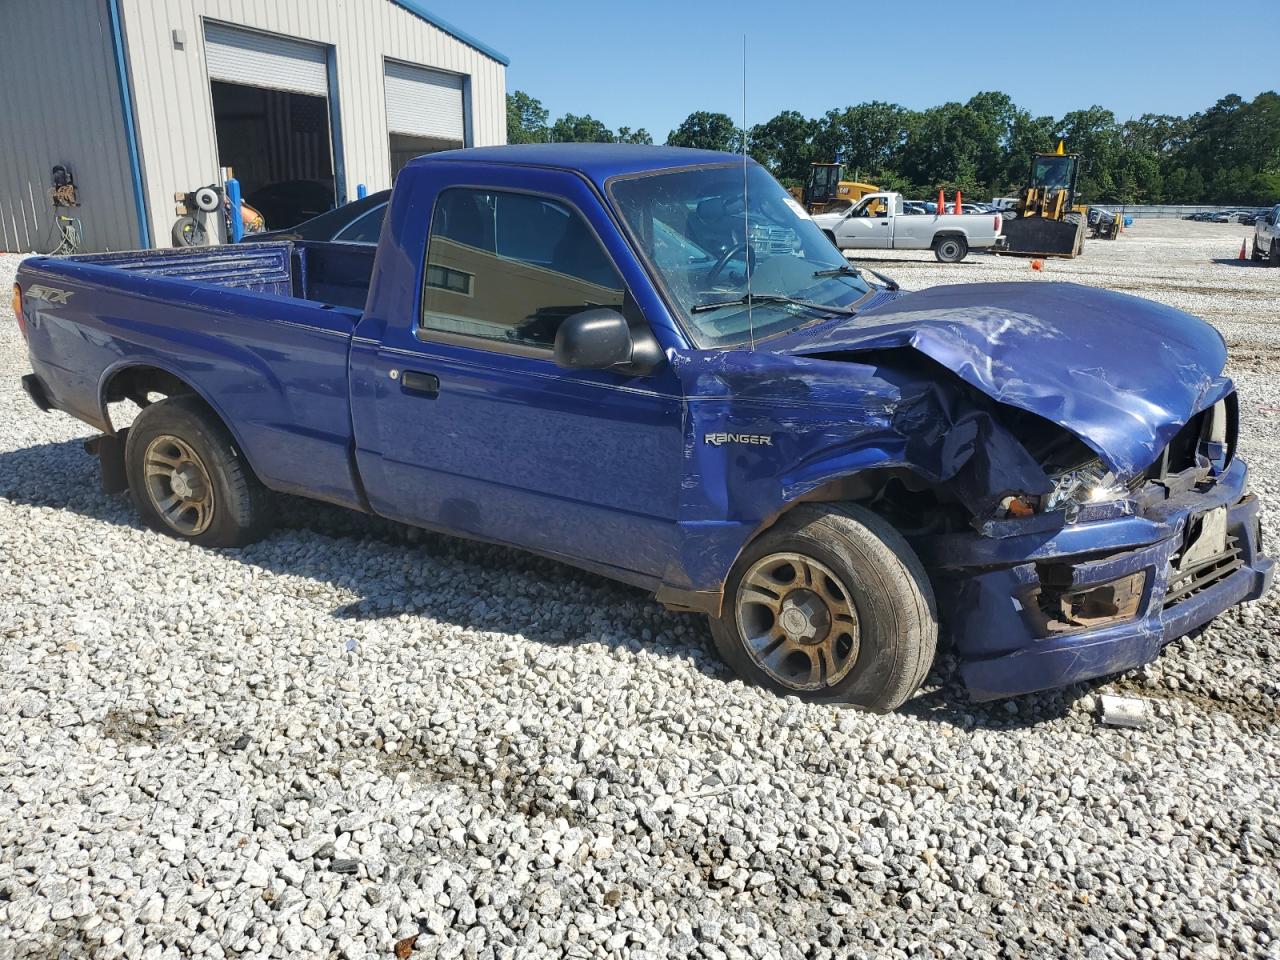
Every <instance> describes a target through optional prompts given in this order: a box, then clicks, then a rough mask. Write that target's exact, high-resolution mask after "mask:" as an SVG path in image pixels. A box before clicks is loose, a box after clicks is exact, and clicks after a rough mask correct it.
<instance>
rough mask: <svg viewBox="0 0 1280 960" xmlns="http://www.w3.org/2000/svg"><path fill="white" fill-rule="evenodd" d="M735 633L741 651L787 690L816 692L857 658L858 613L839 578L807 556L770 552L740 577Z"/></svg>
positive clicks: (833, 681)
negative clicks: (744, 648)
mask: <svg viewBox="0 0 1280 960" xmlns="http://www.w3.org/2000/svg"><path fill="white" fill-rule="evenodd" d="M735 612H736V614H737V621H738V632H739V634H740V635H741V637H742V641H743V644H744V645H745V646H746V649H747V653H748V655H749V656H750V657H751V659H752V660H753V661H754V662H755V664H756V666H758V667H759V668H760V669H761V670H763V671H765V673H767V674H768V675H769V676H770V677H771V678H772V679H773V680H775V681H776V682H777V683H779V684H781V685H782V686H784V687H787V688H789V689H792V690H822V689H825V688H827V687H831V686H834V685H835V684H837V683H839V682H840V681H841V680H843V679H844V678H845V677H847V676H848V675H849V671H850V670H851V669H852V668H853V665H854V664H855V663H856V662H857V659H858V647H859V632H860V631H859V626H858V611H857V608H856V607H855V606H854V604H853V598H852V597H851V596H850V595H849V591H848V589H847V588H846V587H845V585H844V584H843V583H841V582H840V579H839V578H838V577H837V576H836V575H835V574H834V573H832V572H831V571H830V570H829V569H828V568H827V567H825V566H823V565H822V564H821V563H818V562H817V561H816V560H814V559H812V558H811V557H806V556H803V555H802V554H798V553H773V554H770V555H769V556H767V557H764V558H762V559H760V560H757V561H756V562H755V563H754V564H752V565H751V567H750V569H748V570H747V572H746V573H745V574H744V575H743V577H742V582H741V584H740V585H739V586H738V596H737V599H736V611H735Z"/></svg>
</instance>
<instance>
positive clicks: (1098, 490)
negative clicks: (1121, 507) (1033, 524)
mask: <svg viewBox="0 0 1280 960" xmlns="http://www.w3.org/2000/svg"><path fill="white" fill-rule="evenodd" d="M1049 482H1050V483H1052V484H1053V490H1052V491H1050V492H1049V493H1048V494H1047V495H1046V496H1045V498H1044V509H1045V510H1046V511H1048V510H1063V509H1069V508H1071V507H1073V506H1074V507H1078V506H1082V505H1084V504H1086V503H1110V502H1111V501H1113V500H1122V499H1124V498H1125V497H1126V496H1128V494H1129V491H1128V489H1127V488H1126V487H1125V485H1124V484H1123V483H1121V482H1120V481H1119V480H1118V479H1117V478H1116V475H1115V474H1114V473H1112V472H1111V471H1110V470H1108V469H1107V468H1106V467H1105V466H1104V465H1103V463H1102V461H1101V460H1096V459H1095V460H1090V461H1089V462H1088V463H1085V464H1081V465H1080V466H1078V467H1072V468H1071V469H1070V470H1064V471H1062V472H1061V473H1055V474H1050V476H1049Z"/></svg>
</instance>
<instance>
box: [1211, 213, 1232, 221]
mask: <svg viewBox="0 0 1280 960" xmlns="http://www.w3.org/2000/svg"><path fill="white" fill-rule="evenodd" d="M1209 222H1210V223H1230V222H1231V214H1229V213H1223V212H1222V211H1217V212H1216V213H1211V214H1209Z"/></svg>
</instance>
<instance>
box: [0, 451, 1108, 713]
mask: <svg viewBox="0 0 1280 960" xmlns="http://www.w3.org/2000/svg"><path fill="white" fill-rule="evenodd" d="M81 444H82V441H80V440H70V441H64V442H61V443H46V444H39V445H36V446H30V447H25V448H22V449H18V450H11V451H6V452H2V453H0V499H4V500H7V501H9V502H10V503H15V504H22V505H26V506H33V507H49V508H52V509H57V510H63V511H69V512H71V513H75V514H78V515H80V516H82V517H86V518H88V519H90V520H94V521H98V522H103V523H111V524H116V525H118V526H122V527H132V528H133V529H135V530H142V529H143V525H142V523H141V522H140V521H139V520H138V518H137V515H136V513H135V512H134V510H133V505H132V504H131V503H130V502H129V498H128V496H125V495H121V496H115V495H108V494H105V493H103V492H102V490H101V488H100V486H99V478H98V465H97V461H96V459H95V458H93V457H91V456H89V455H88V454H86V453H85V452H84V450H83V449H82V446H81ZM148 535H153V536H161V534H158V533H156V534H151V533H149V534H148ZM335 541H338V543H336V544H335ZM215 552H217V553H220V554H222V555H224V556H227V557H230V558H234V559H237V560H240V561H242V562H244V563H248V564H253V565H255V566H259V567H262V568H263V569H265V570H268V571H270V572H272V573H275V574H280V575H287V576H292V577H299V578H303V579H305V580H310V581H313V582H315V583H318V584H328V585H330V586H333V587H337V588H338V589H339V590H340V591H341V592H343V593H346V594H348V595H353V596H354V597H355V599H353V600H350V601H349V602H347V603H344V604H342V605H340V606H338V607H337V608H335V609H334V610H333V611H332V615H333V616H334V617H335V618H336V619H339V620H351V621H370V620H383V619H398V618H400V617H429V618H431V619H434V620H437V621H438V622H440V623H442V624H445V625H446V626H451V627H456V628H459V629H464V630H471V631H484V632H494V633H503V634H510V635H519V636H521V637H524V638H526V639H529V640H535V641H537V642H540V643H546V644H552V645H557V646H565V645H580V644H599V645H605V646H609V647H614V648H625V649H629V650H632V651H639V650H642V649H643V650H646V651H648V652H650V653H656V654H659V655H663V656H671V657H677V658H680V659H684V660H687V661H688V662H689V663H690V664H691V665H692V666H694V667H695V668H696V669H697V670H699V672H701V673H702V674H703V675H705V676H707V677H711V678H715V679H718V680H724V681H728V680H731V679H733V674H732V672H731V671H730V670H729V669H728V668H727V667H725V666H724V665H723V664H722V663H721V662H720V660H719V658H718V656H717V655H716V654H715V652H714V649H713V647H712V643H711V637H710V631H709V629H708V627H707V624H706V621H705V619H704V618H702V617H701V616H697V615H692V614H680V613H673V612H670V611H668V610H666V609H664V608H663V607H662V606H661V605H660V604H658V603H657V602H656V601H655V600H654V599H653V598H652V596H651V595H650V594H648V593H647V592H645V591H644V590H641V589H638V588H634V587H629V586H626V585H624V584H619V583H616V582H615V581H612V580H609V579H606V578H604V577H601V576H597V575H595V574H592V573H587V572H585V571H581V570H578V569H577V568H575V567H571V566H568V565H566V564H562V563H558V562H556V561H554V560H548V559H545V558H542V557H537V556H534V555H532V554H529V553H526V552H524V551H521V550H517V549H514V548H507V547H501V546H494V545H491V544H486V543H481V542H478V541H471V540H464V539H459V538H455V537H450V536H445V535H441V534H434V533H430V532H427V531H424V530H420V529H418V528H415V527H409V526H405V525H403V524H398V523H393V522H391V521H387V520H383V519H381V518H378V517H370V516H367V515H365V514H360V513H355V512H353V511H350V510H344V509H342V508H340V507H334V506H330V505H327V504H322V503H317V502H313V501H310V500H302V499H300V498H294V497H280V498H279V510H278V513H277V516H276V529H275V532H274V533H272V534H271V535H270V536H268V537H267V538H266V539H265V540H263V541H261V542H259V543H256V544H252V545H250V546H247V547H243V548H239V549H224V550H217V551H215ZM326 592H327V591H326ZM1090 689H1091V687H1086V686H1082V685H1076V686H1074V687H1070V688H1067V689H1065V690H1059V691H1050V692H1048V693H1044V694H1038V695H1034V696H1031V697H1023V698H1020V699H1018V700H1016V701H1005V702H998V703H970V702H968V699H967V697H966V695H965V693H964V689H963V687H962V686H961V685H960V684H959V683H958V682H957V681H956V680H955V678H954V677H953V668H952V664H951V663H950V660H949V658H948V657H946V656H942V657H940V658H939V661H938V663H937V664H935V666H934V670H933V672H932V673H931V674H930V676H929V678H928V679H927V680H926V682H925V685H924V687H923V688H922V690H921V692H920V693H918V694H917V695H916V697H915V698H913V699H912V700H911V701H910V702H908V703H907V704H906V705H905V706H904V707H902V708H901V712H902V713H904V714H907V715H909V716H913V717H916V718H918V719H920V720H924V721H927V722H930V723H943V724H948V725H951V726H955V727H959V728H962V729H966V730H968V729H973V728H975V727H982V728H999V729H1010V728H1015V727H1022V726H1030V725H1033V724H1036V723H1041V722H1044V721H1046V720H1050V719H1053V718H1055V717H1059V716H1062V715H1063V714H1065V713H1067V712H1069V711H1070V710H1071V709H1072V705H1073V704H1074V702H1075V701H1076V700H1078V699H1079V698H1080V697H1081V696H1084V695H1085V694H1087V693H1088V692H1089V690H1090ZM1007 703H1014V704H1015V705H1016V709H1014V710H1011V709H1010V708H1009V707H1008V706H1006V704H1007Z"/></svg>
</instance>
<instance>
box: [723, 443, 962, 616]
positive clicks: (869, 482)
mask: <svg viewBox="0 0 1280 960" xmlns="http://www.w3.org/2000/svg"><path fill="white" fill-rule="evenodd" d="M814 503H860V504H862V505H863V506H864V507H866V508H867V509H869V510H871V511H872V512H874V513H875V514H877V515H878V516H880V517H882V518H883V519H884V520H885V522H887V523H888V524H890V525H891V526H892V527H893V528H894V529H895V530H897V531H898V533H900V534H902V535H903V536H905V537H911V536H920V535H926V534H930V533H944V532H950V531H953V530H961V529H965V528H966V527H967V525H968V520H969V513H968V511H967V510H965V508H964V507H963V506H962V505H961V504H960V502H959V501H958V500H957V499H956V498H955V496H954V495H953V494H952V493H951V491H950V490H949V489H948V488H947V486H946V484H940V483H933V482H931V481H929V480H926V479H925V478H924V477H922V476H920V475H919V474H918V473H916V472H915V471H914V470H912V469H910V468H905V467H883V468H872V469H869V470H862V471H860V472H858V473H854V474H849V475H846V476H843V477H836V478H835V479H833V480H829V481H827V482H826V483H824V484H822V485H820V486H817V487H815V488H814V489H812V490H810V491H809V492H808V493H805V494H802V495H800V496H799V497H796V498H795V499H794V500H790V501H788V502H787V503H785V504H783V505H782V506H781V507H780V508H779V509H778V511H777V512H776V513H774V514H773V515H772V516H770V517H767V518H766V519H765V520H764V521H763V522H761V523H760V525H759V526H757V527H756V529H755V530H753V531H752V533H751V536H750V537H748V538H747V539H746V540H745V541H743V544H742V548H741V549H740V550H739V551H738V553H737V556H735V557H734V558H733V564H732V565H730V569H732V567H733V566H734V565H736V564H737V563H738V560H739V559H740V558H741V556H742V554H743V553H744V552H745V551H746V550H747V548H748V547H750V546H751V544H753V543H755V541H756V540H758V539H759V538H760V537H761V536H763V535H764V534H765V533H766V532H767V531H769V530H770V529H772V528H773V527H775V526H777V524H778V523H779V521H781V520H782V519H783V518H784V517H786V516H788V515H789V514H790V513H791V511H793V510H794V509H796V507H799V506H802V505H807V504H814ZM723 588H724V585H723V584H721V587H720V590H721V593H720V594H718V595H717V596H716V598H715V601H714V609H715V612H718V611H719V605H720V604H721V603H723ZM708 609H711V608H710V607H709V608H708Z"/></svg>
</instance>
